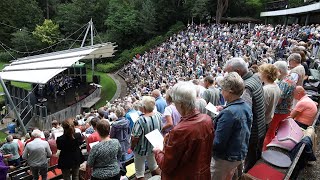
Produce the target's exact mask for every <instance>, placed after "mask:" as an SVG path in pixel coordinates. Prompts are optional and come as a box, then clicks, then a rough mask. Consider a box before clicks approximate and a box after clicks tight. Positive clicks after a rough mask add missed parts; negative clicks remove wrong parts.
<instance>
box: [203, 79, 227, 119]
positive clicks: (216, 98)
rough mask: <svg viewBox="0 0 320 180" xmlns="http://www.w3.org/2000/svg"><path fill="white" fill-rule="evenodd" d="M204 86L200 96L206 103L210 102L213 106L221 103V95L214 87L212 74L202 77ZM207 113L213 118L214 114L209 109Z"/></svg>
mask: <svg viewBox="0 0 320 180" xmlns="http://www.w3.org/2000/svg"><path fill="white" fill-rule="evenodd" d="M204 87H205V88H206V90H205V91H204V92H203V95H202V98H203V99H204V100H205V101H206V103H207V104H209V103H211V104H213V105H214V106H218V105H222V99H223V97H222V95H221V92H220V90H219V89H218V88H215V87H214V79H213V77H212V76H207V77H205V78H204ZM207 114H208V115H209V116H211V118H212V119H213V118H215V117H216V115H215V114H214V113H212V112H210V111H207Z"/></svg>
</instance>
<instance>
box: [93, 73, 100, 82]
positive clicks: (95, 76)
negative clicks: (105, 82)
mask: <svg viewBox="0 0 320 180" xmlns="http://www.w3.org/2000/svg"><path fill="white" fill-rule="evenodd" d="M93 83H95V84H99V83H100V76H99V75H94V76H93Z"/></svg>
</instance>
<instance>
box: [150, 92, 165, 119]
mask: <svg viewBox="0 0 320 180" xmlns="http://www.w3.org/2000/svg"><path fill="white" fill-rule="evenodd" d="M151 95H152V97H154V98H155V99H156V107H157V111H158V112H159V113H161V114H163V113H164V109H165V108H166V107H167V103H166V101H165V100H164V99H163V97H162V96H161V92H160V91H159V90H158V89H155V90H153V91H152V92H151Z"/></svg>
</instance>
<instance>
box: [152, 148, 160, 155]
mask: <svg viewBox="0 0 320 180" xmlns="http://www.w3.org/2000/svg"><path fill="white" fill-rule="evenodd" d="M152 151H153V153H154V154H157V153H158V152H160V151H161V149H160V148H159V147H154V148H153V150H152Z"/></svg>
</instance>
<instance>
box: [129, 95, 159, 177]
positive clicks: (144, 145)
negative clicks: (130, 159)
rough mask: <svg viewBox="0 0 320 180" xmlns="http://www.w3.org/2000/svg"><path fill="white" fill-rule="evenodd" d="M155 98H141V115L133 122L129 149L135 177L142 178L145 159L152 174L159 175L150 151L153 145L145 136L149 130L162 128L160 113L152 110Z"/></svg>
mask: <svg viewBox="0 0 320 180" xmlns="http://www.w3.org/2000/svg"><path fill="white" fill-rule="evenodd" d="M154 106H155V98H153V97H151V96H144V97H143V98H142V100H141V112H142V113H143V115H141V116H140V117H139V119H138V120H137V121H136V122H135V124H134V126H133V129H132V134H131V149H132V150H133V153H134V164H135V167H136V178H137V179H138V180H140V179H144V172H145V161H146V160H147V162H148V167H149V169H150V171H151V174H152V175H159V174H160V169H159V167H158V165H157V162H156V160H155V158H154V154H153V153H152V148H153V146H152V145H151V143H150V142H149V141H148V140H147V138H146V137H145V135H146V134H148V133H149V132H151V131H153V130H155V129H158V130H159V131H160V132H161V129H162V124H161V120H162V115H161V114H160V113H159V112H153V110H154Z"/></svg>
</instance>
